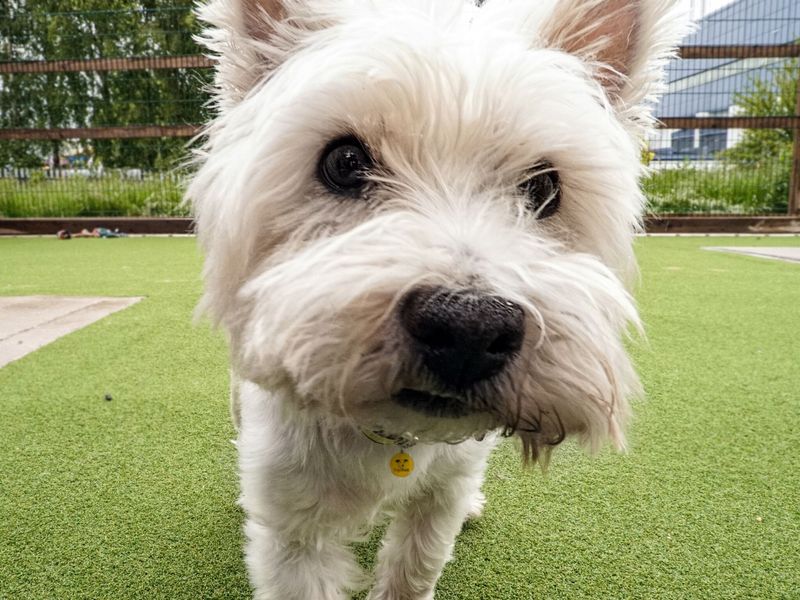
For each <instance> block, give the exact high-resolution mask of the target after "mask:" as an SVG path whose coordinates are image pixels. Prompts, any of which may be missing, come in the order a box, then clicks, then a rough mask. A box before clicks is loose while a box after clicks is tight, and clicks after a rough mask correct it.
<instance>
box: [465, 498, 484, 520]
mask: <svg viewBox="0 0 800 600" xmlns="http://www.w3.org/2000/svg"><path fill="white" fill-rule="evenodd" d="M485 505H486V496H484V494H483V492H480V491H479V492H478V493H477V494H475V495H474V496H473V497H472V502H471V503H470V506H469V510H468V511H467V521H473V520H475V519H478V518H480V516H481V515H482V514H483V507H484V506H485Z"/></svg>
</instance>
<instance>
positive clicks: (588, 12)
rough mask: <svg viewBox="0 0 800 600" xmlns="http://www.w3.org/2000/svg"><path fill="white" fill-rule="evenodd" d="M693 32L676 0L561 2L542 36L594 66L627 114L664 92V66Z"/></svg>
mask: <svg viewBox="0 0 800 600" xmlns="http://www.w3.org/2000/svg"><path fill="white" fill-rule="evenodd" d="M688 30H689V28H688V21H687V20H686V19H685V18H684V17H683V14H682V11H681V10H680V9H679V7H678V5H677V2H675V0H557V1H556V2H555V3H554V8H553V10H552V11H551V12H550V14H549V16H548V17H547V18H546V19H545V21H544V25H543V26H542V28H541V29H540V36H541V38H542V40H543V42H544V44H545V45H547V46H549V47H554V48H558V49H561V50H564V51H566V52H569V53H570V54H573V55H576V56H578V57H579V58H581V59H583V60H585V61H586V62H588V63H589V64H591V65H592V67H593V69H594V75H595V77H596V78H597V79H598V81H600V83H601V84H602V85H603V87H604V88H605V90H606V93H607V95H608V97H609V99H610V100H611V101H612V103H613V104H615V105H616V106H617V107H618V108H621V109H622V110H626V109H629V108H631V107H632V106H634V105H638V104H640V103H642V102H643V101H647V100H648V99H651V98H652V96H653V94H654V93H657V92H659V91H660V89H659V84H660V81H661V77H662V71H663V67H664V64H665V63H666V61H667V60H668V59H669V58H670V57H671V56H672V54H673V52H674V49H675V46H676V45H677V43H678V42H679V41H680V39H681V38H682V37H683V35H685V34H686V33H687V32H688Z"/></svg>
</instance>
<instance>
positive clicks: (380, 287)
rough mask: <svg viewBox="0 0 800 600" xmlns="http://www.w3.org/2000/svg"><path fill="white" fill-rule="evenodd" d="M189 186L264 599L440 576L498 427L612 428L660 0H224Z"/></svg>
mask: <svg viewBox="0 0 800 600" xmlns="http://www.w3.org/2000/svg"><path fill="white" fill-rule="evenodd" d="M201 15H202V18H203V19H205V20H206V21H207V22H208V23H210V24H211V27H210V28H209V29H208V30H207V31H206V32H205V34H204V36H203V38H202V41H203V43H205V44H206V45H207V47H208V48H209V49H210V51H211V52H212V53H213V54H214V55H215V56H216V57H217V58H218V61H219V65H218V71H217V78H216V102H217V108H218V112H219V114H218V116H217V118H216V119H215V120H214V122H213V123H212V124H211V126H210V127H209V129H208V131H207V134H208V141H207V143H206V145H205V147H204V150H203V152H202V154H201V156H200V157H199V161H198V162H199V169H198V172H197V174H196V176H195V177H194V180H193V182H192V184H191V186H190V189H189V193H188V196H189V198H190V199H191V200H192V202H193V203H194V206H195V210H196V217H197V226H198V231H199V235H200V238H201V241H202V244H203V246H204V248H205V252H206V263H205V280H206V294H205V298H204V303H203V307H204V309H205V310H206V311H207V312H208V313H209V314H211V315H212V316H213V318H214V319H215V320H216V321H217V322H218V323H220V324H221V325H222V326H223V328H224V329H225V330H226V332H227V333H228V335H229V339H230V347H231V354H232V363H233V369H234V372H235V381H236V382H238V383H237V384H236V385H234V408H235V410H234V413H235V420H236V423H237V425H238V426H239V439H238V450H239V454H240V469H241V487H242V496H241V504H242V506H243V507H244V510H245V511H246V515H247V517H246V523H245V532H246V536H247V547H246V562H247V566H248V569H249V574H250V580H251V582H252V585H253V587H254V589H255V597H256V598H261V599H275V600H333V599H338V598H346V597H349V594H350V593H351V592H352V591H353V590H357V589H359V588H363V587H365V586H366V585H368V583H369V578H368V577H366V576H365V575H364V574H363V573H362V572H361V570H360V569H359V567H358V565H357V564H356V562H355V560H354V557H353V556H352V554H351V551H350V549H349V546H348V544H349V542H351V541H352V540H354V539H356V538H359V537H360V536H361V535H363V532H364V531H365V527H368V526H369V525H370V524H372V523H374V522H375V521H376V519H379V518H380V517H381V516H382V515H384V514H387V513H388V514H390V515H391V517H392V521H391V524H390V526H389V528H388V530H387V532H386V536H385V539H384V540H383V545H382V548H381V550H380V553H379V556H378V566H377V570H376V573H375V576H374V584H373V587H372V590H371V592H370V596H369V598H370V599H372V600H379V599H380V600H418V599H430V598H433V593H434V592H433V590H434V586H435V584H436V581H437V579H438V577H439V575H440V573H441V571H442V568H443V566H444V564H445V562H446V561H447V560H448V558H449V557H450V555H451V551H452V548H453V544H454V540H455V537H456V535H457V534H458V532H459V530H460V528H461V526H462V523H463V522H464V519H465V518H466V517H468V516H471V515H478V514H479V513H480V511H481V508H482V504H483V496H482V494H481V489H480V488H481V482H482V479H483V473H484V468H485V466H486V461H487V457H488V456H489V453H490V452H491V450H492V448H493V447H494V445H495V444H496V441H497V440H498V438H499V437H500V435H511V434H515V435H517V436H519V438H521V447H522V450H523V454H524V457H525V459H526V460H537V459H538V460H543V461H546V459H547V456H548V452H549V449H550V448H552V447H553V446H555V445H556V444H558V443H559V442H561V441H562V440H563V439H564V438H565V436H568V435H571V434H575V435H577V437H578V438H579V439H580V440H581V441H582V442H584V443H585V444H586V445H587V446H588V447H589V448H590V449H596V448H598V447H599V446H600V445H601V444H602V443H603V442H604V440H607V439H609V440H610V441H611V442H612V443H613V444H614V445H616V446H617V447H620V448H621V447H623V446H624V426H625V421H626V419H627V417H628V412H629V410H628V399H629V398H630V397H631V396H632V395H634V394H636V393H637V392H638V391H639V384H638V380H637V377H636V375H635V373H634V370H633V368H632V366H631V363H630V361H629V359H628V357H627V355H626V352H625V348H624V345H623V341H624V338H625V336H626V332H627V330H628V328H629V327H630V326H631V325H633V326H636V325H637V323H638V318H637V313H636V309H635V307H634V304H633V302H632V300H631V297H630V295H629V294H628V292H627V291H626V285H625V282H626V281H627V280H628V279H629V277H630V276H631V275H632V274H635V265H634V258H633V253H632V249H631V242H632V237H633V235H634V232H635V230H636V228H637V226H638V224H639V219H640V213H641V212H642V206H643V198H642V194H641V192H640V190H639V186H638V179H639V176H640V173H641V171H642V168H641V163H640V153H641V146H642V140H643V136H644V135H645V133H646V131H647V130H648V127H649V126H650V124H651V117H650V108H651V105H652V101H653V98H654V94H656V93H657V92H658V91H659V89H660V78H661V70H662V66H663V63H664V61H665V60H666V58H667V57H668V55H669V53H670V51H671V49H672V46H673V44H674V43H675V42H676V41H677V40H678V39H679V37H680V35H681V33H682V30H683V27H682V25H681V24H682V20H681V19H678V18H676V17H677V15H676V13H675V8H674V7H673V3H672V2H671V0H631V1H626V0H608V1H603V0H559V1H557V2H553V1H552V0H488V1H487V2H484V3H482V5H480V6H479V5H476V4H475V3H473V2H470V1H469V0H435V1H434V0H406V1H404V2H400V1H397V0H213V1H212V2H211V3H210V4H208V5H207V6H206V7H205V8H203V9H202V13H201Z"/></svg>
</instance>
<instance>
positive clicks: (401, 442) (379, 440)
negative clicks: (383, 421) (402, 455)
mask: <svg viewBox="0 0 800 600" xmlns="http://www.w3.org/2000/svg"><path fill="white" fill-rule="evenodd" d="M360 429H361V433H363V434H364V437H365V438H367V439H368V440H369V441H371V442H374V443H376V444H380V445H381V446H400V447H401V448H403V449H407V448H411V447H412V446H416V445H417V443H418V442H419V438H418V437H417V436H416V435H412V434H411V433H408V432H406V433H404V434H402V435H391V434H387V433H386V432H384V431H383V430H378V431H373V430H372V429H367V428H366V427H361V428H360ZM485 437H486V434H485V433H480V434H475V435H468V436H465V437H463V438H460V439H458V440H450V441H448V440H445V441H444V443H445V444H450V445H451V446H456V445H458V444H461V443H462V442H466V441H467V440H469V439H473V440H475V441H478V442H482V441H483V440H484V438H485Z"/></svg>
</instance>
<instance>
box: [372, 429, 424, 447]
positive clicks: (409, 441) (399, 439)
mask: <svg viewBox="0 0 800 600" xmlns="http://www.w3.org/2000/svg"><path fill="white" fill-rule="evenodd" d="M361 433H363V434H364V437H366V438H367V439H368V440H370V441H371V442H375V443H376V444H380V445H381V446H400V447H401V448H411V447H412V446H416V444H417V442H418V441H419V438H417V436H415V435H411V434H410V433H406V434H403V435H389V434H386V433H385V432H384V431H372V430H371V429H366V428H364V427H362V428H361Z"/></svg>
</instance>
